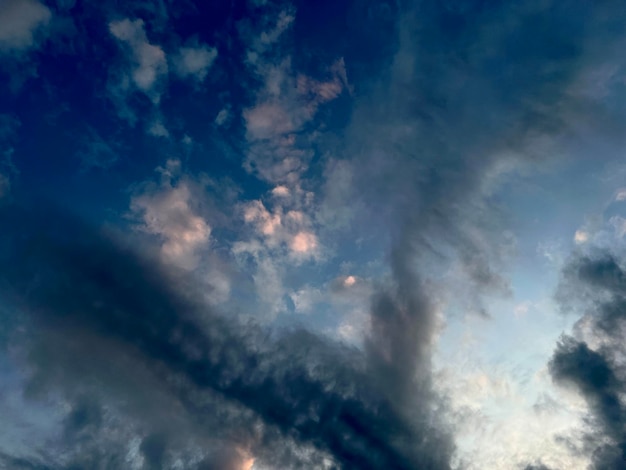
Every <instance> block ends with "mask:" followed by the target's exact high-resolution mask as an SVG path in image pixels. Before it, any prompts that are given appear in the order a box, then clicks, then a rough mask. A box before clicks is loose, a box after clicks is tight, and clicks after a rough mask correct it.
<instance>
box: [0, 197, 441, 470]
mask: <svg viewBox="0 0 626 470" xmlns="http://www.w3.org/2000/svg"><path fill="white" fill-rule="evenodd" d="M0 219H1V220H2V225H3V226H4V227H10V228H11V229H10V233H6V236H5V237H4V238H3V241H2V246H1V247H0V248H1V249H0V253H1V256H0V264H1V265H2V270H1V272H2V283H1V285H2V297H3V299H4V300H5V301H6V302H5V305H11V306H12V310H13V311H14V312H15V315H17V316H16V317H15V319H20V318H21V319H22V320H25V323H24V328H22V329H19V330H13V331H12V332H11V333H12V335H16V336H15V338H14V339H19V340H20V341H19V342H16V343H14V344H15V345H16V346H17V348H16V349H13V354H14V357H16V358H21V359H15V360H22V361H25V362H26V364H28V368H29V370H31V371H32V374H31V378H30V380H31V385H30V388H31V390H32V392H31V393H35V392H37V391H39V392H38V393H43V394H46V395H49V394H52V395H56V396H62V397H63V399H64V400H65V401H66V403H67V404H68V405H69V406H68V407H67V408H68V409H69V412H68V413H67V415H66V417H65V418H64V423H65V424H64V426H65V429H64V431H63V433H61V434H59V438H57V439H56V441H54V442H52V443H51V446H50V447H49V450H48V452H49V453H48V454H46V455H44V458H46V459H47V465H49V466H51V467H52V468H71V467H72V465H73V466H79V467H85V466H92V465H114V466H117V467H119V466H120V465H121V466H123V465H124V464H123V462H133V461H136V460H137V459H143V461H144V462H145V461H148V462H167V463H168V465H172V464H173V463H174V461H175V460H176V459H181V463H182V465H183V466H186V467H185V468H206V467H207V466H209V468H228V467H227V466H224V462H225V460H224V459H225V458H226V459H227V460H228V461H229V460H230V458H227V457H226V456H227V455H231V456H232V455H233V452H235V453H236V455H238V456H239V459H241V462H242V463H244V462H247V464H249V463H250V459H252V458H254V459H255V462H258V464H259V465H260V466H264V465H270V466H272V467H280V468H298V467H299V466H302V467H307V468H321V467H322V466H323V464H322V462H324V461H330V462H333V463H334V465H335V466H340V467H341V468H346V469H349V468H355V469H356V468H359V469H364V470H367V469H378V468H398V469H417V468H423V467H427V468H429V467H430V468H448V464H447V462H448V459H449V453H450V451H451V443H450V442H449V440H448V439H447V438H446V436H445V434H442V433H441V431H440V430H439V429H438V428H437V425H436V420H434V416H433V415H432V413H434V409H433V408H432V405H433V402H431V401H430V399H427V395H422V392H420V391H419V390H421V389H416V390H413V389H412V387H411V386H410V383H412V381H413V380H414V376H413V375H412V374H408V376H406V374H404V373H403V374H399V372H400V371H401V370H402V371H403V372H406V371H407V370H410V369H411V364H412V362H411V361H412V360H413V359H411V356H412V355H411V354H410V352H411V351H414V346H413V345H414V344H415V343H414V342H408V341H407V342H404V341H403V340H401V338H402V336H403V334H402V333H401V331H402V329H396V327H395V326H393V325H391V324H389V323H388V322H387V320H385V317H381V315H382V312H383V310H381V309H382V308H384V307H383V304H384V303H385V302H389V301H390V299H381V301H380V303H379V304H378V307H380V308H379V309H378V310H377V311H376V312H375V315H376V316H377V323H378V327H380V328H385V330H386V332H387V333H392V336H393V339H395V340H396V341H395V342H393V343H391V344H389V346H390V347H391V349H389V350H388V348H387V347H386V346H385V348H384V349H385V351H387V352H385V353H384V354H383V355H382V356H381V355H379V353H382V351H380V350H379V346H383V344H382V343H381V342H380V341H385V342H386V341H387V339H386V337H385V339H383V337H379V336H378V333H377V332H374V333H373V336H372V338H371V343H370V346H369V347H368V349H367V353H366V354H365V355H363V354H361V353H359V352H358V351H355V350H352V349H349V348H346V347H344V346H341V345H339V344H334V343H332V342H330V341H328V340H327V339H324V338H322V337H318V336H315V335H314V334H312V333H309V332H306V331H294V332H292V333H286V334H281V335H278V337H277V338H276V340H272V341H269V342H268V339H267V336H266V335H265V334H264V333H262V332H261V331H257V330H255V329H254V328H252V329H249V328H248V329H247V328H242V327H241V326H238V325H236V324H235V323H233V322H231V321H229V320H227V319H226V318H224V317H222V316H220V315H218V314H217V313H216V312H214V311H212V310H211V309H210V308H209V307H206V305H204V304H203V302H202V300H201V296H199V292H198V291H197V289H196V288H195V287H194V283H193V282H192V281H190V280H189V279H186V278H185V277H184V276H182V277H181V276H179V275H173V273H172V271H171V270H170V269H166V267H165V266H163V265H161V264H160V263H158V262H157V261H155V260H154V259H150V258H146V257H144V256H140V255H137V254H136V252H135V251H134V250H133V249H132V248H131V247H130V246H128V245H127V244H126V243H124V242H123V241H121V240H120V241H116V238H115V237H112V236H111V235H108V234H106V233H101V232H99V231H95V230H94V229H92V228H90V227H88V226H86V225H85V224H83V223H81V222H79V221H76V220H74V219H72V218H68V217H67V216H65V215H63V214H62V213H58V212H55V211H53V210H50V209H46V210H45V211H41V212H40V211H38V210H35V209H27V210H21V209H17V208H14V207H13V208H4V209H2V213H1V214H0ZM53 221H54V223H52V222H53ZM16 259H19V260H20V263H16V262H15V260H16ZM32 273H38V274H37V278H33V277H32ZM26 292H28V294H27V295H25V293H26ZM411 295H412V294H411ZM5 320H6V319H5ZM396 320H397V319H396ZM396 320H394V325H397V326H398V327H401V326H407V323H402V324H400V323H396ZM409 324H410V323H409ZM385 344H387V343H385ZM18 345H19V346H18ZM407 348H408V349H407ZM415 392H417V395H416V394H415ZM36 396H37V394H36V393H35V395H32V394H31V397H36ZM85 396H88V397H89V400H88V401H84V400H83V397H85ZM31 399H35V398H31ZM415 400H417V401H415ZM414 405H416V406H417V408H416V407H415V406H414ZM103 409H104V410H106V412H105V413H103V412H102V411H101V410H103ZM157 410H160V411H158V412H157ZM172 429H176V432H171V430H172ZM78 443H80V445H78ZM51 449H56V451H54V452H53V451H52V450H51ZM239 449H246V451H245V452H244V453H243V454H242V451H241V450H239ZM242 455H243V456H242ZM24 458H25V459H26V460H27V461H30V462H31V466H35V465H37V462H38V460H37V458H36V457H35V456H33V455H29V456H25V457H24ZM182 459H184V460H182ZM137 461H138V460H137ZM218 462H220V463H218ZM211 465H213V467H212V466H211ZM215 465H217V467H214V466H215ZM220 465H221V466H220Z"/></svg>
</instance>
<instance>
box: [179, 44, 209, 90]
mask: <svg viewBox="0 0 626 470" xmlns="http://www.w3.org/2000/svg"><path fill="white" fill-rule="evenodd" d="M216 57H217V49H215V48H213V47H208V46H197V47H181V48H180V50H179V51H178V54H177V55H176V56H174V58H173V59H172V60H173V61H174V64H175V70H176V73H177V74H178V75H179V76H180V77H181V78H187V77H193V78H195V79H196V80H198V81H199V82H201V81H203V80H204V79H205V78H206V76H207V74H208V73H209V68H211V65H213V62H214V61H215V58H216Z"/></svg>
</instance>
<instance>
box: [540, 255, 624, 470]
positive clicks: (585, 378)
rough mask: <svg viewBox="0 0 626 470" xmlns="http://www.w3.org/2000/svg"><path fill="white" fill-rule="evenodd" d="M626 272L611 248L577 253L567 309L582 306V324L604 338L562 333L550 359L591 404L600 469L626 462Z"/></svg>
mask: <svg viewBox="0 0 626 470" xmlns="http://www.w3.org/2000/svg"><path fill="white" fill-rule="evenodd" d="M625 295H626V273H625V272H624V269H623V264H622V262H621V260H620V259H619V258H618V257H617V256H616V255H614V254H610V253H603V252H600V253H592V254H586V255H577V256H575V257H574V258H573V259H572V260H570V262H569V264H568V265H567V266H566V268H565V270H564V278H563V281H562V284H561V286H560V292H559V298H560V299H561V302H562V303H563V304H564V306H565V307H566V308H567V310H572V309H576V308H582V310H583V312H584V316H583V318H582V319H581V320H580V322H579V324H580V325H579V329H583V328H584V329H585V330H587V333H586V334H587V335H589V334H590V335H591V337H592V339H593V340H594V341H595V342H597V343H598V344H599V346H598V347H596V348H595V349H592V348H590V347H589V345H588V344H587V343H586V342H585V341H583V340H582V339H575V338H573V337H570V336H565V337H563V338H562V339H561V341H560V342H559V344H558V345H557V348H556V350H555V352H554V355H553V357H552V359H551V361H550V364H549V370H550V373H551V375H552V377H553V379H554V380H555V381H556V382H557V383H561V384H565V385H569V386H572V387H574V388H575V389H577V390H578V391H579V392H580V393H581V395H582V396H583V397H584V398H585V400H586V402H587V404H588V405H589V409H590V413H591V416H590V422H591V425H592V432H591V433H590V434H589V435H588V436H587V437H586V442H585V443H584V447H585V449H586V450H587V452H588V453H589V454H590V455H591V457H592V463H593V467H594V468H596V469H623V468H626V407H625V405H624V402H623V398H622V396H623V394H624V393H625V392H626V374H625V370H624V367H623V361H624V359H625V358H626V348H625V347H624V341H623V338H624V336H623V335H624V331H625V329H626V308H625V307H626V296H625Z"/></svg>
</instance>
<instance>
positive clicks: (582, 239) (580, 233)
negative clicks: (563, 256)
mask: <svg viewBox="0 0 626 470" xmlns="http://www.w3.org/2000/svg"><path fill="white" fill-rule="evenodd" d="M587 241H589V233H588V232H586V231H584V230H576V233H574V242H575V243H576V244H577V245H580V244H582V243H586V242H587Z"/></svg>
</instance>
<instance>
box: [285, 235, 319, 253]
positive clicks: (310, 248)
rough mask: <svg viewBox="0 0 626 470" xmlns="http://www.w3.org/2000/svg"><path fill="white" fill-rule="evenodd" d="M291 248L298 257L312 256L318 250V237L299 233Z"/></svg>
mask: <svg viewBox="0 0 626 470" xmlns="http://www.w3.org/2000/svg"><path fill="white" fill-rule="evenodd" d="M290 247H291V250H292V251H293V252H294V253H295V254H297V255H310V254H312V253H314V252H315V250H316V249H317V237H316V236H315V234H313V233H311V232H305V231H302V232H298V233H297V234H295V235H294V236H293V238H292V239H291V244H290Z"/></svg>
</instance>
